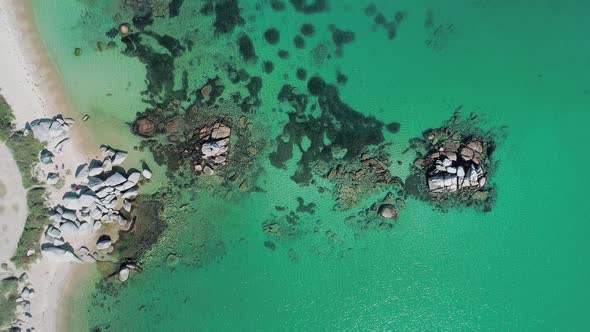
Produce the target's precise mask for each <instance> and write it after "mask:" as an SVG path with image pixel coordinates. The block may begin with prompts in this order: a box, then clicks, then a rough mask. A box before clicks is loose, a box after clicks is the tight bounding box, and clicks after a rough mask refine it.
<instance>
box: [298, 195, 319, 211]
mask: <svg viewBox="0 0 590 332" xmlns="http://www.w3.org/2000/svg"><path fill="white" fill-rule="evenodd" d="M297 205H298V206H297V212H301V213H309V214H314V213H315V208H316V204H315V203H313V202H312V203H309V204H305V203H304V200H303V197H297Z"/></svg>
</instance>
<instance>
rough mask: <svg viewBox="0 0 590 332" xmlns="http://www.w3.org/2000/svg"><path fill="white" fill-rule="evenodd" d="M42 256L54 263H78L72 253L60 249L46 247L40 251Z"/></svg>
mask: <svg viewBox="0 0 590 332" xmlns="http://www.w3.org/2000/svg"><path fill="white" fill-rule="evenodd" d="M41 253H42V254H43V256H45V257H47V258H49V259H50V260H52V261H55V262H79V261H80V260H79V259H78V257H76V255H74V253H72V252H71V251H69V250H66V249H64V248H62V247H55V246H46V247H44V248H42V249H41Z"/></svg>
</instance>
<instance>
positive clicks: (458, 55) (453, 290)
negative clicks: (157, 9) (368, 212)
mask: <svg viewBox="0 0 590 332" xmlns="http://www.w3.org/2000/svg"><path fill="white" fill-rule="evenodd" d="M33 3H34V8H35V15H36V19H37V24H38V28H39V30H40V32H41V34H42V36H43V39H44V40H45V42H46V46H47V48H48V50H49V52H50V54H51V56H52V58H53V59H54V61H55V63H56V66H57V67H58V69H59V71H60V74H61V75H62V77H63V79H64V82H65V85H66V88H67V90H68V93H69V95H70V96H71V98H72V100H73V103H74V105H75V107H76V111H77V112H78V113H79V115H80V116H82V115H83V114H86V113H88V114H90V115H91V121H89V122H87V123H82V124H81V125H83V126H87V127H88V130H89V132H90V133H92V134H94V135H95V136H96V137H97V140H98V141H99V142H104V143H108V144H111V145H114V146H117V147H120V148H127V149H129V150H132V147H133V146H134V145H136V144H137V143H138V142H139V139H138V138H137V137H134V136H132V134H131V133H130V132H129V129H128V127H127V125H126V123H127V122H131V121H133V119H134V117H135V113H136V112H141V111H144V109H145V108H146V107H148V106H147V105H146V104H145V103H143V102H142V101H141V99H142V96H141V95H140V93H141V91H143V90H145V88H146V84H145V73H146V72H145V66H144V65H143V64H141V63H140V62H139V61H137V59H135V58H130V57H127V56H124V55H122V54H121V52H120V51H121V50H122V49H123V45H122V43H120V42H119V43H118V44H119V45H118V48H117V49H116V50H108V51H103V52H98V51H97V50H96V46H95V45H96V42H97V41H106V40H108V39H107V38H106V37H105V35H104V32H105V31H107V30H109V29H110V28H112V27H113V26H115V25H114V23H113V20H112V18H113V16H114V15H115V14H116V13H117V12H119V9H117V6H116V2H114V1H90V0H85V1H83V0H78V1H74V0H67V1H49V0H34V1H33ZM329 3H330V10H329V11H327V12H323V13H319V14H313V15H304V14H302V13H299V12H295V11H294V10H293V8H292V6H291V5H290V4H289V3H288V2H287V10H286V11H283V12H274V11H272V10H271V8H270V1H240V8H241V16H242V17H243V18H244V19H245V20H246V24H245V26H244V27H238V28H236V31H235V32H234V33H233V34H227V35H221V36H217V37H216V38H213V34H212V29H213V28H212V17H204V16H202V15H199V14H198V9H200V8H201V1H196V0H195V1H192V0H191V1H189V0H185V1H184V4H183V6H182V7H181V12H180V15H179V16H178V17H175V18H171V19H156V20H155V23H154V25H153V26H151V27H150V29H152V30H154V31H158V32H160V33H168V34H170V35H173V36H175V37H177V38H179V39H182V38H183V37H185V36H188V37H189V38H190V39H192V40H193V41H194V42H195V44H194V48H193V51H192V52H187V54H186V55H185V56H183V57H181V58H180V59H178V60H177V61H176V62H175V65H176V69H175V74H176V77H177V79H176V80H177V82H176V86H177V87H179V86H180V79H179V77H180V73H181V72H182V70H187V72H188V76H189V85H190V87H191V88H192V89H195V88H197V87H200V86H202V85H203V84H204V83H205V81H206V79H207V78H209V77H213V76H215V75H219V76H220V77H221V78H222V79H224V75H225V74H224V72H223V71H221V70H216V68H215V67H216V65H219V64H221V63H227V62H230V63H232V62H234V63H235V64H236V66H237V67H239V68H245V69H246V70H247V71H248V72H249V73H250V74H251V75H258V76H261V77H262V78H263V88H262V91H261V99H262V102H263V104H262V106H261V107H260V108H259V109H258V110H257V113H256V115H254V116H252V117H251V119H252V121H253V122H256V123H258V124H260V126H261V127H263V128H265V129H264V130H262V131H260V132H259V133H258V135H261V136H263V137H265V138H267V139H268V142H269V145H268V148H267V149H265V150H264V151H259V153H258V154H257V159H256V162H257V163H260V165H261V166H262V167H263V169H264V173H263V174H262V175H261V176H260V177H259V178H258V179H257V185H258V186H259V187H261V188H262V189H264V190H265V192H262V193H243V194H236V195H232V196H231V197H229V198H223V195H221V194H219V193H217V192H216V191H215V186H214V185H212V186H210V188H211V189H202V190H199V191H198V192H196V193H193V194H191V193H186V194H185V195H183V197H182V199H181V200H180V203H183V202H188V203H189V204H190V206H189V209H188V210H183V211H184V212H179V213H178V215H177V216H176V217H175V218H171V219H170V220H169V223H170V225H171V227H170V228H169V230H168V231H167V233H166V234H165V235H164V237H163V238H162V240H161V242H160V243H159V244H158V245H157V246H156V247H155V248H154V249H153V251H152V253H151V254H150V256H149V258H148V261H147V262H145V266H146V270H145V271H144V272H143V273H141V274H139V275H137V276H134V277H133V278H132V279H131V280H130V281H129V282H128V283H127V284H126V285H125V286H123V287H120V289H118V295H117V296H104V295H102V294H97V293H96V292H99V291H95V294H94V295H92V296H85V295H86V292H80V293H79V294H76V295H74V299H72V301H73V302H74V303H75V305H74V306H73V308H72V314H71V322H70V330H72V331H85V330H90V329H92V328H94V327H95V326H99V327H100V328H101V329H102V330H103V331H164V330H166V331H192V330H198V331H222V330H223V331H232V330H247V331H250V330H259V331H273V330H291V331H326V330H330V331H357V330H367V331H379V330H469V331H471V330H580V331H581V330H587V329H588V328H589V325H590V323H589V322H588V320H587V313H586V311H587V309H586V308H587V305H588V299H589V298H590V297H589V296H590V291H589V287H588V284H587V281H588V280H589V278H590V269H589V268H588V259H589V253H590V250H589V249H590V248H588V247H589V245H588V242H587V240H586V237H587V236H586V235H587V234H588V231H589V230H590V226H589V224H588V222H589V221H590V213H589V212H588V210H587V207H586V206H587V203H586V200H587V198H586V195H585V193H586V188H587V187H588V185H589V184H590V181H589V180H588V177H587V176H586V175H585V169H584V168H585V165H587V164H588V162H589V161H590V160H589V158H588V156H587V154H586V153H585V152H584V150H585V148H584V143H585V140H586V139H587V137H586V136H587V135H586V131H587V129H586V128H587V123H588V121H589V120H590V114H589V113H588V109H589V106H590V92H589V91H590V81H589V77H590V47H589V45H588V38H587V23H586V21H585V20H586V17H587V15H586V14H587V11H588V8H589V7H588V4H587V3H586V2H585V1H574V0H565V1H559V2H556V1H549V0H539V1H531V0H527V1H524V0H517V1H506V0H477V1H476V0H471V1H468V0H455V1H444V2H443V1H425V0H424V1H402V0H400V1H387V0H372V1H352V0H351V1H335V0H332V1H329ZM369 3H374V4H375V5H376V7H377V10H378V11H379V12H382V13H383V14H384V15H385V16H386V18H387V19H388V20H391V19H392V18H393V16H394V13H395V12H396V11H400V10H401V11H404V12H406V13H407V17H406V18H405V19H404V21H403V22H402V23H400V24H399V27H398V29H397V37H396V38H395V39H394V40H388V38H387V33H386V31H385V30H384V29H383V28H381V27H378V28H377V29H376V30H375V31H373V30H374V29H373V27H374V24H373V17H369V16H366V15H365V13H364V10H365V8H366V7H367V5H368V4H369ZM257 5H258V6H260V8H261V10H257V9H256V6H257ZM428 10H431V11H432V13H433V16H432V17H433V27H432V28H428V27H425V20H426V18H427V12H428ZM124 19H125V17H124ZM127 20H129V18H127ZM302 23H312V24H313V25H314V26H315V28H316V35H315V37H313V38H306V39H305V40H306V47H305V49H302V50H299V49H296V48H295V47H294V46H293V42H292V40H293V37H294V36H295V35H296V34H297V33H298V30H299V27H300V25H301V24H302ZM330 24H334V25H335V26H337V27H338V28H340V29H344V30H352V31H354V33H355V40H354V41H353V42H352V43H351V44H348V45H344V47H343V50H344V53H343V56H342V57H336V56H332V58H331V59H326V60H325V61H323V62H322V63H318V62H317V61H314V60H313V57H312V56H311V52H310V51H311V49H313V48H314V47H315V46H316V45H318V44H319V43H325V44H326V45H328V50H329V53H330V54H334V50H335V49H334V46H333V43H332V41H331V36H330V33H329V30H328V26H329V25H330ZM269 27H277V28H278V29H279V30H280V32H281V41H280V43H279V45H277V46H271V45H268V44H267V43H266V42H265V41H264V39H263V38H262V34H263V32H264V31H265V30H266V29H267V28H269ZM439 27H440V29H439V30H438V32H436V33H435V32H434V31H435V30H436V29H437V28H439ZM196 29H198V32H196V33H193V32H194V31H195V30H196ZM242 31H245V32H246V33H247V34H248V35H249V36H250V37H251V38H252V40H253V41H254V46H255V49H256V52H257V54H258V57H259V59H258V62H257V63H256V64H250V65H244V64H243V63H241V61H239V60H237V59H238V58H239V57H238V51H237V47H236V45H235V40H236V38H237V36H238V35H239V34H240V33H241V32H242ZM429 40H432V42H431V43H430V45H427V43H426V42H427V41H429ZM75 47H80V48H82V49H83V54H82V56H80V57H75V56H73V50H74V48H75ZM279 49H287V50H288V51H289V52H290V58H289V59H287V60H281V59H279V57H278V56H277V51H278V50H279ZM163 52H165V51H163ZM267 59H269V60H272V61H273V62H274V65H275V70H274V72H273V73H272V74H270V75H268V74H265V73H263V72H262V69H261V67H262V66H261V64H262V61H263V60H267ZM191 60H192V61H191ZM298 67H302V68H305V69H306V70H307V73H308V77H309V76H311V75H321V76H322V77H323V78H324V79H325V80H326V81H328V82H330V83H335V82H336V71H337V70H339V71H341V72H342V73H344V74H346V75H347V76H348V81H347V83H346V84H345V85H339V92H340V96H341V98H342V99H343V100H344V101H345V102H346V103H347V104H348V105H350V106H351V107H353V108H354V109H356V110H357V111H359V112H362V113H363V114H365V115H373V116H375V117H377V118H378V119H379V120H381V121H384V122H385V123H388V122H392V121H397V122H400V123H401V131H400V132H399V133H398V134H391V133H386V134H385V135H386V139H387V141H390V142H393V143H394V145H393V146H392V147H391V148H390V152H391V153H392V155H393V160H401V161H403V164H402V165H398V164H396V163H394V166H392V171H393V172H394V173H395V174H396V175H400V176H401V177H402V178H403V177H405V175H406V174H407V172H408V165H409V163H410V162H411V161H412V158H413V156H411V155H410V154H405V155H402V154H401V152H402V151H403V150H404V149H405V148H406V147H407V142H408V139H409V138H411V137H415V136H419V135H420V133H421V132H422V131H423V130H425V129H427V128H430V127H436V126H438V125H440V124H441V123H442V122H443V121H444V120H446V119H448V118H449V117H450V116H451V115H452V113H453V110H454V109H455V108H456V107H457V106H459V105H463V110H464V112H466V113H468V112H472V111H473V112H476V113H477V114H479V115H480V116H481V117H482V118H483V119H484V120H483V125H484V126H485V127H487V128H491V127H499V126H507V128H508V136H507V137H506V138H505V139H504V140H503V141H502V142H501V145H500V146H499V150H498V152H497V154H496V155H495V158H497V160H499V162H500V163H499V167H498V170H497V172H496V177H495V178H494V179H493V182H495V184H496V186H497V190H498V200H497V203H496V205H495V207H494V209H493V210H492V212H490V213H481V212H476V211H472V210H469V209H466V210H452V211H449V212H448V213H442V212H439V211H436V210H434V209H432V208H431V207H430V206H428V205H427V204H425V203H422V202H418V201H414V200H408V201H407V208H406V209H404V210H403V211H402V212H401V217H400V221H399V223H398V224H397V225H396V226H395V227H394V228H393V230H380V229H373V230H360V229H358V228H356V227H353V226H351V225H349V224H348V223H346V222H345V221H344V220H345V218H346V217H347V216H349V215H351V214H353V213H356V212H358V210H359V209H360V208H365V207H367V206H368V205H370V204H372V203H373V202H374V201H375V199H376V198H381V197H382V196H383V194H384V193H379V194H377V195H376V197H375V199H373V198H371V199H368V200H367V201H366V202H364V203H363V204H361V205H360V206H358V207H355V208H353V209H352V210H350V211H345V212H342V211H334V210H333V209H332V207H333V205H334V200H333V197H332V194H331V193H330V192H329V191H328V192H325V193H322V194H320V193H318V190H317V188H316V187H314V186H311V187H301V186H299V185H297V184H296V183H294V182H293V181H291V179H290V178H289V176H290V175H292V173H293V171H294V167H295V162H296V159H297V158H294V159H293V160H291V163H290V164H289V169H287V170H281V169H277V168H275V167H273V166H272V165H271V164H270V163H269V161H268V158H267V156H268V153H270V152H271V151H272V149H273V146H272V143H271V141H273V140H274V138H275V137H276V136H277V135H278V134H279V133H280V132H281V130H282V127H283V125H284V124H285V122H286V121H287V116H286V114H285V113H284V112H281V111H277V109H281V108H286V105H279V104H278V102H277V99H276V95H277V93H278V91H279V90H280V88H281V86H282V85H283V84H285V83H290V84H292V85H295V86H297V87H298V88H300V89H301V90H302V91H305V85H306V83H305V82H303V81H298V80H297V79H296V78H295V69H296V68H298ZM285 75H287V76H288V77H287V78H285ZM226 89H227V91H226V93H228V94H229V93H230V92H232V91H235V90H239V89H241V91H244V88H243V86H241V87H232V86H231V84H227V86H226ZM107 94H112V95H110V96H109V95H107ZM133 156H134V158H136V159H140V158H148V160H151V159H150V158H149V155H142V154H140V153H138V152H134V154H133ZM296 157H297V156H296ZM154 168H155V170H156V176H157V177H158V176H159V177H163V169H160V168H156V167H155V166H154ZM158 171H160V172H158ZM162 182H163V181H162ZM158 183H161V182H158ZM146 189H147V191H157V190H158V185H157V184H154V185H152V186H150V187H149V188H146ZM299 196H300V197H303V198H304V200H305V202H306V203H308V202H314V203H315V204H316V205H317V208H316V212H315V213H314V214H306V213H299V217H300V218H301V219H300V222H301V224H302V225H305V226H303V228H304V229H305V230H307V231H308V232H305V233H304V234H303V235H302V236H300V237H298V238H295V239H289V240H283V241H275V243H276V246H277V248H276V250H275V251H272V250H269V249H267V248H265V247H264V245H263V243H264V241H265V240H266V239H267V238H266V235H265V234H264V233H263V232H262V230H261V223H262V222H264V221H266V220H268V219H270V218H271V217H272V216H276V217H282V216H284V215H285V214H287V213H288V212H289V210H295V209H296V208H297V201H296V198H297V197H299ZM179 205H181V204H179ZM277 205H278V206H285V207H287V208H288V209H287V211H285V212H280V211H277V210H276V209H275V206H277ZM187 211H188V212H187ZM327 231H330V232H333V233H336V234H337V235H338V238H337V240H333V239H330V238H328V237H327V236H326V232H327ZM171 252H174V253H176V254H177V255H178V256H179V257H180V261H179V262H178V264H174V265H171V264H168V263H167V262H166V257H167V255H168V253H171ZM84 287H92V283H90V282H88V283H87V284H84ZM82 294H84V295H82Z"/></svg>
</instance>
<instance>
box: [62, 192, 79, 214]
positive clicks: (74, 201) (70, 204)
mask: <svg viewBox="0 0 590 332" xmlns="http://www.w3.org/2000/svg"><path fill="white" fill-rule="evenodd" d="M62 205H63V206H64V207H65V208H66V209H69V210H80V208H81V206H80V199H79V197H78V196H76V195H73V194H66V195H65V196H64V198H63V199H62Z"/></svg>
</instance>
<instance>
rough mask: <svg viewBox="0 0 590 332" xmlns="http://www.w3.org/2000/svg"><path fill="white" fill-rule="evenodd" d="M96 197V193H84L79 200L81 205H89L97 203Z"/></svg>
mask: <svg viewBox="0 0 590 332" xmlns="http://www.w3.org/2000/svg"><path fill="white" fill-rule="evenodd" d="M96 199H97V198H96V196H94V195H89V194H82V195H80V198H79V200H78V202H79V203H80V206H81V207H89V206H91V205H92V204H95V203H96Z"/></svg>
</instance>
